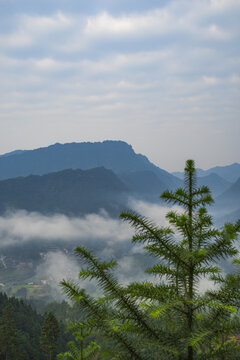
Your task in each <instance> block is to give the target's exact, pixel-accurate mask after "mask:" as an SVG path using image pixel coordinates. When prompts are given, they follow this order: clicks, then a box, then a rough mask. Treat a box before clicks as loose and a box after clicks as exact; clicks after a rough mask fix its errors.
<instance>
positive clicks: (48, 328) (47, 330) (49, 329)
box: [40, 312, 60, 360]
mask: <svg viewBox="0 0 240 360" xmlns="http://www.w3.org/2000/svg"><path fill="white" fill-rule="evenodd" d="M59 332H60V330H59V324H58V321H57V319H56V318H55V316H54V315H53V313H51V312H49V313H47V314H46V316H45V319H44V322H43V325H42V331H41V336H40V347H41V349H42V351H43V353H44V354H45V356H46V359H47V360H53V359H54V358H55V356H56V354H57V350H58V337H59Z"/></svg>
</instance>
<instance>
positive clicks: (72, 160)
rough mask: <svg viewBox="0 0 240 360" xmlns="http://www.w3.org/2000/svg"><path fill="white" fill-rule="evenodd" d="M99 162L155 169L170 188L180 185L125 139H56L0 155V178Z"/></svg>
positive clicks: (123, 168) (124, 169)
mask: <svg viewBox="0 0 240 360" xmlns="http://www.w3.org/2000/svg"><path fill="white" fill-rule="evenodd" d="M99 166H104V167H105V168H106V169H111V170H113V171H114V172H115V173H116V174H122V173H124V174H126V173H132V172H137V171H140V172H142V171H143V172H144V171H152V172H153V173H154V174H155V175H156V176H157V177H159V179H160V180H161V181H162V182H163V183H165V184H166V187H167V188H174V187H177V186H180V185H181V181H180V180H179V179H178V178H176V177H175V176H173V175H172V174H170V173H168V172H167V171H165V170H162V169H160V168H159V167H157V166H155V165H154V164H152V163H151V162H150V161H149V160H148V159H147V157H146V156H143V155H141V154H136V153H135V152H134V150H133V148H132V146H131V145H128V144H127V143H125V142H123V141H103V142H95V143H90V142H84V143H69V144H58V143H57V144H55V145H51V146H48V147H44V148H39V149H35V150H25V151H21V150H20V151H19V150H17V153H16V152H13V153H12V154H11V153H8V154H7V156H6V154H5V155H3V156H1V157H0V179H2V180H3V179H8V178H14V177H18V176H28V175H31V174H33V175H43V174H47V173H51V172H57V171H61V170H64V169H70V168H71V169H82V170H87V169H91V168H95V167H99Z"/></svg>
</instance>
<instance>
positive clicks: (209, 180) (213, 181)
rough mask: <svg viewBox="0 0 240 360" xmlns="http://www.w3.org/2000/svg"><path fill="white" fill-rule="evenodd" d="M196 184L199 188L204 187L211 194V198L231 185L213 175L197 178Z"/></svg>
mask: <svg viewBox="0 0 240 360" xmlns="http://www.w3.org/2000/svg"><path fill="white" fill-rule="evenodd" d="M197 183H198V185H199V186H203V185H206V186H208V187H209V189H210V190H211V192H212V195H213V197H214V198H215V197H216V196H218V195H220V194H222V193H223V192H224V191H226V190H227V189H228V188H230V186H231V185H232V184H231V183H230V182H229V181H227V180H225V179H223V178H222V177H220V176H219V175H217V174H215V173H211V174H209V175H206V176H202V177H198V179H197Z"/></svg>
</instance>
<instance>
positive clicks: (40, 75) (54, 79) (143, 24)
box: [0, 0, 240, 171]
mask: <svg viewBox="0 0 240 360" xmlns="http://www.w3.org/2000/svg"><path fill="white" fill-rule="evenodd" d="M239 18H240V0H191V1H190V0H162V1H160V0H158V1H157V0H121V1H117V0H89V1H79V0H38V1H30V0H0V79H1V81H0V125H1V131H0V154H3V153H6V152H9V151H13V150H16V149H34V148H37V147H43V146H48V145H50V144H53V143H56V142H60V143H66V142H81V141H103V140H105V139H112V140H123V141H126V142H128V143H129V144H131V145H132V146H133V148H134V150H135V151H136V152H137V153H142V154H144V155H146V156H147V157H148V158H149V160H150V161H152V162H154V163H155V164H156V165H158V166H160V167H161V168H163V169H166V170H168V171H177V170H182V169H183V167H184V163H185V160H186V159H188V158H193V159H195V161H196V165H197V167H201V168H203V169H207V168H210V167H213V166H216V165H227V164H231V163H233V162H240V156H239V154H240V141H239V138H240V118H239V114H240V101H239V100H240V22H239Z"/></svg>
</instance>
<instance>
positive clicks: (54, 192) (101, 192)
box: [0, 167, 128, 215]
mask: <svg viewBox="0 0 240 360" xmlns="http://www.w3.org/2000/svg"><path fill="white" fill-rule="evenodd" d="M127 193H128V189H127V187H126V186H125V185H124V184H123V183H122V182H121V180H120V179H119V178H118V177H117V176H116V175H115V174H114V173H113V172H112V171H111V170H107V169H105V168H103V167H99V168H94V169H91V170H79V169H78V170H72V169H68V170H63V171H60V172H55V173H50V174H46V175H41V176H40V175H30V176H27V177H18V178H14V179H8V180H2V181H0V213H4V212H5V211H7V210H15V209H24V210H27V211H39V212H41V213H63V214H67V215H82V214H88V213H96V212H98V211H99V210H100V209H102V208H104V209H105V210H107V211H108V212H109V213H111V215H119V213H120V211H121V210H122V209H123V203H124V196H125V195H126V194H127Z"/></svg>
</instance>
